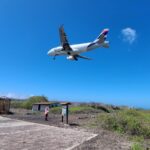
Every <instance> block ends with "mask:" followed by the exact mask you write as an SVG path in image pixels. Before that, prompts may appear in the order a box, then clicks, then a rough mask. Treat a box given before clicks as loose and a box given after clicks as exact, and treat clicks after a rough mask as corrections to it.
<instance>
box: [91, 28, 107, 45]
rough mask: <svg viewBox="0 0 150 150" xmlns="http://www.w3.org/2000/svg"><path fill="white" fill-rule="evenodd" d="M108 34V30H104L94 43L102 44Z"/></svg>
mask: <svg viewBox="0 0 150 150" xmlns="http://www.w3.org/2000/svg"><path fill="white" fill-rule="evenodd" d="M108 32H109V29H104V30H103V31H102V32H101V33H100V35H99V36H98V37H97V38H96V40H95V41H94V42H98V43H99V44H101V43H103V42H104V41H105V40H106V38H107V34H108Z"/></svg>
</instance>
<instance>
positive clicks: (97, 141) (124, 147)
mask: <svg viewBox="0 0 150 150" xmlns="http://www.w3.org/2000/svg"><path fill="white" fill-rule="evenodd" d="M11 111H12V112H13V113H14V114H13V115H3V116H5V117H9V118H13V119H18V120H24V121H28V122H34V123H39V124H44V125H50V126H55V127H59V128H65V129H68V130H70V129H75V130H82V129H84V130H86V131H88V132H89V133H92V134H97V136H95V137H94V138H92V139H90V140H88V141H85V142H83V143H82V144H80V145H78V146H76V147H74V148H72V149H74V150H129V149H131V145H132V143H131V142H129V141H128V140H127V138H126V137H125V136H121V135H119V134H117V133H114V132H110V131H105V130H103V129H92V128H88V127H87V124H88V122H92V120H93V119H94V118H95V117H96V115H97V114H96V113H95V114H94V113H93V114H70V115H69V125H66V124H65V123H62V122H61V115H60V114H49V117H48V121H45V120H44V114H43V113H38V114H32V112H31V111H28V110H15V109H14V110H11ZM64 149H65V148H64Z"/></svg>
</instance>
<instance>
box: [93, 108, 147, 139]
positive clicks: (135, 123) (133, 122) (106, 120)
mask: <svg viewBox="0 0 150 150" xmlns="http://www.w3.org/2000/svg"><path fill="white" fill-rule="evenodd" d="M147 115H149V114H145V113H143V112H140V111H137V110H122V111H118V112H115V113H111V114H102V115H99V117H98V118H97V120H96V124H99V125H100V126H101V127H103V128H105V129H109V130H114V131H117V132H120V133H127V134H129V135H134V136H136V135H137V136H143V137H147V138H150V126H149V124H150V119H149V118H148V117H147Z"/></svg>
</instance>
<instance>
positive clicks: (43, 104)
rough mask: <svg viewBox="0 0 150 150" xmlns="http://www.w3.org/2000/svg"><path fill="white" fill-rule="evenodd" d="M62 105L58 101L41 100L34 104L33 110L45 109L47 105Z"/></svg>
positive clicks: (50, 106)
mask: <svg viewBox="0 0 150 150" xmlns="http://www.w3.org/2000/svg"><path fill="white" fill-rule="evenodd" d="M57 106H60V103H58V102H40V103H35V104H33V105H32V111H45V107H49V108H52V107H57Z"/></svg>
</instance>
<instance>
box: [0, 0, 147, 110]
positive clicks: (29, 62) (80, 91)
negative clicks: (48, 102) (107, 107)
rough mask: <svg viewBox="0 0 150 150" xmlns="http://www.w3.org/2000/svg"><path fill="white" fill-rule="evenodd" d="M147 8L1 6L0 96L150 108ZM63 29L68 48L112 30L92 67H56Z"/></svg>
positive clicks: (104, 2) (114, 2)
mask: <svg viewBox="0 0 150 150" xmlns="http://www.w3.org/2000/svg"><path fill="white" fill-rule="evenodd" d="M149 5H150V2H149V1H147V0H139V1H137V0H132V1H131V0H122V1H118V0H87V1H81V0H44V1H42V0H32V1H30V0H21V1H19V0H13V1H11V0H1V1H0V95H5V96H12V97H28V96H31V95H45V96H47V97H48V98H49V99H56V100H67V101H82V102H83V101H85V102H89V101H92V102H103V103H108V104H117V105H128V106H136V107H144V108H150V59H149V58H150V44H149V39H150V29H149V27H150V21H149V18H148V17H149V16H150V9H149ZM61 24H64V27H65V31H66V33H67V35H68V39H69V42H70V43H71V44H75V43H82V42H89V41H92V40H94V39H95V38H96V37H97V36H98V35H99V33H100V32H101V30H102V29H103V28H109V29H110V32H109V34H108V40H109V41H110V48H109V49H104V48H103V49H102V48H100V49H96V50H94V51H91V52H88V53H85V54H83V55H84V56H87V57H90V58H92V60H91V61H87V60H82V59H80V60H79V61H68V60H67V59H66V57H64V56H61V57H57V58H56V60H55V61H54V60H53V59H52V58H51V57H49V56H47V51H48V50H49V49H50V48H52V47H55V46H58V45H59V44H60V41H59V36H58V27H59V26H60V25H61Z"/></svg>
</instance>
